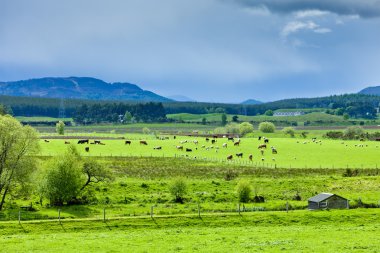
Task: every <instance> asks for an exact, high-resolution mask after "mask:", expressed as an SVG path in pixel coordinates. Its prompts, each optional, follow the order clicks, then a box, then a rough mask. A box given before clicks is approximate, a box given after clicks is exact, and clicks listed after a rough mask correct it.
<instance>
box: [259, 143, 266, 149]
mask: <svg viewBox="0 0 380 253" xmlns="http://www.w3.org/2000/svg"><path fill="white" fill-rule="evenodd" d="M262 148H267V144H261V145H259V147H258V149H262Z"/></svg>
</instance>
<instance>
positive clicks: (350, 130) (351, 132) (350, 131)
mask: <svg viewBox="0 0 380 253" xmlns="http://www.w3.org/2000/svg"><path fill="white" fill-rule="evenodd" d="M363 135H364V130H363V128H362V127H360V126H350V127H347V128H346V130H344V137H345V138H346V139H357V138H359V137H361V136H363Z"/></svg>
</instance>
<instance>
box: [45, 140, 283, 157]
mask: <svg viewBox="0 0 380 253" xmlns="http://www.w3.org/2000/svg"><path fill="white" fill-rule="evenodd" d="M173 138H174V139H176V136H173ZM157 139H159V140H168V139H170V138H169V137H167V136H165V137H157ZM218 139H222V141H223V140H225V141H223V143H222V145H221V148H223V149H226V150H228V148H229V146H230V144H228V142H231V145H232V146H234V147H239V146H240V144H241V139H240V138H236V137H235V138H234V137H228V136H222V137H219V136H210V137H205V139H204V140H205V141H206V144H211V145H199V140H191V141H189V140H180V141H179V142H178V145H175V149H176V150H177V151H185V152H193V151H195V150H198V148H200V149H204V150H206V151H210V150H215V152H216V153H218V150H219V149H220V147H219V146H218V145H217V143H219V142H220V140H218ZM258 140H259V141H262V143H261V144H259V145H258V147H257V148H258V149H259V150H260V153H261V155H262V156H263V155H264V152H265V150H266V149H267V148H268V145H269V139H268V138H265V137H261V136H259V137H258ZM45 142H49V141H48V140H45ZM136 142H138V143H139V144H140V145H143V146H148V141H146V140H139V141H136ZM64 143H65V144H70V141H66V140H65V142H64ZM191 143H192V144H193V146H191V147H189V144H191ZM77 144H92V145H106V144H105V143H103V142H101V141H100V140H94V141H92V142H91V141H90V140H89V139H81V140H78V141H77ZM124 144H125V145H131V144H132V140H124ZM186 146H187V147H186ZM270 148H271V152H272V154H277V149H276V148H275V147H273V146H271V147H270ZM162 149H163V147H162V146H154V147H153V150H162ZM84 150H85V151H86V152H90V147H89V146H86V147H85V148H84ZM234 156H236V157H237V158H243V156H244V154H243V153H242V152H239V153H236V154H235V155H233V154H229V155H227V157H226V159H227V160H232V159H233V158H234ZM248 159H249V160H250V161H252V160H253V154H248ZM261 160H262V161H264V157H262V158H261ZM272 160H275V159H274V158H272Z"/></svg>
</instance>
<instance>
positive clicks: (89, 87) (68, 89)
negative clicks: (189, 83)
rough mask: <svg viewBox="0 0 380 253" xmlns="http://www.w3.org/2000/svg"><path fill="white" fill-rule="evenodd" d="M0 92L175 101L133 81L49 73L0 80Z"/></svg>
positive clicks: (25, 94)
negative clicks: (6, 80)
mask: <svg viewBox="0 0 380 253" xmlns="http://www.w3.org/2000/svg"><path fill="white" fill-rule="evenodd" d="M0 95H7V96H23V97H43V98H79V99H96V100H130V101H156V102H167V101H172V100H171V99H168V98H166V97H163V96H160V95H157V94H155V93H153V92H151V91H147V90H143V89H141V88H140V87H138V86H137V85H135V84H130V83H106V82H104V81H102V80H100V79H96V78H91V77H46V78H39V79H29V80H23V81H15V82H0Z"/></svg>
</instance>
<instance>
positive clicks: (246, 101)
mask: <svg viewBox="0 0 380 253" xmlns="http://www.w3.org/2000/svg"><path fill="white" fill-rule="evenodd" d="M241 104H242V105H259V104H263V102H261V101H258V100H255V99H248V100H245V101H244V102H241Z"/></svg>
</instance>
